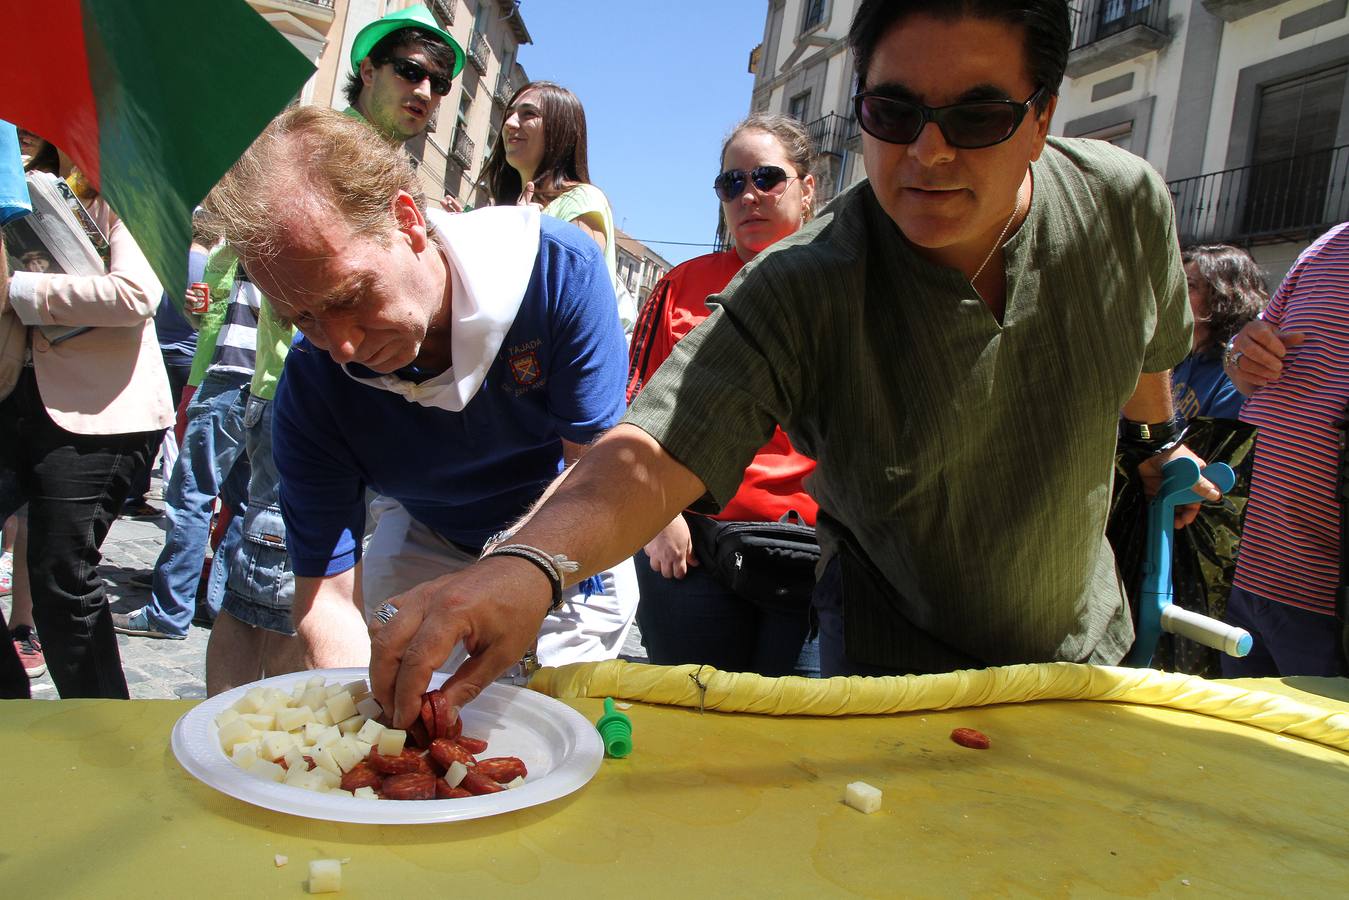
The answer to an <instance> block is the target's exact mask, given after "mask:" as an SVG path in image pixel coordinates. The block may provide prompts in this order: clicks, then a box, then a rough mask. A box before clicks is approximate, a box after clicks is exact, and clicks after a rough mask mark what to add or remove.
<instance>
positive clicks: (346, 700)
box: [325, 691, 356, 722]
mask: <svg viewBox="0 0 1349 900" xmlns="http://www.w3.org/2000/svg"><path fill="white" fill-rule="evenodd" d="M325 708H326V709H327V710H328V715H330V716H332V721H333V722H341V721H343V720H344V719H350V718H351V717H352V716H354V715H356V701H355V700H352V699H351V695H350V694H348V693H347V692H346V691H339V692H338V693H337V694H336V695H334V696H332V697H329V698H328V705H327V707H325Z"/></svg>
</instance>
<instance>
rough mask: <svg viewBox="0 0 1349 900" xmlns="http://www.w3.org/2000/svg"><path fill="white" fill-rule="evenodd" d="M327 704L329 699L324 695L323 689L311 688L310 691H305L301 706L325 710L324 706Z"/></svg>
mask: <svg viewBox="0 0 1349 900" xmlns="http://www.w3.org/2000/svg"><path fill="white" fill-rule="evenodd" d="M327 702H328V697H327V695H326V694H324V693H323V688H322V687H311V688H310V689H309V690H307V691H305V692H304V696H303V697H302V698H300V705H301V706H307V707H309V708H310V709H312V710H320V709H323V704H325V703H327Z"/></svg>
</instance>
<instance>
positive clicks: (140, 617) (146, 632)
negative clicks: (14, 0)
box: [112, 607, 187, 641]
mask: <svg viewBox="0 0 1349 900" xmlns="http://www.w3.org/2000/svg"><path fill="white" fill-rule="evenodd" d="M112 630H113V631H115V632H117V633H118V634H127V635H130V636H132V637H148V638H168V639H169V640H171V641H181V640H186V639H187V635H185V634H170V633H169V632H167V631H160V630H159V629H158V628H156V627H155V626H154V625H153V624H151V622H150V618H149V617H148V616H147V615H146V614H145V607H141V608H140V609H138V610H136V611H135V612H129V613H113V614H112Z"/></svg>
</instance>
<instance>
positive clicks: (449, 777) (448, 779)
mask: <svg viewBox="0 0 1349 900" xmlns="http://www.w3.org/2000/svg"><path fill="white" fill-rule="evenodd" d="M467 774H468V766H466V765H464V764H463V763H461V762H460V761H459V760H457V759H456V760H455V761H454V762H452V763H450V767H449V768H448V769H446V770H445V783H446V784H448V785H449V786H450V787H459V782H461V781H463V780H464V776H465V775H467Z"/></svg>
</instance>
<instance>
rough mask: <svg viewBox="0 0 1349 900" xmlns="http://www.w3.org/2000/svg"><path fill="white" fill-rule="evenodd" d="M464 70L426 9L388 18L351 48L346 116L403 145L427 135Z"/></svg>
mask: <svg viewBox="0 0 1349 900" xmlns="http://www.w3.org/2000/svg"><path fill="white" fill-rule="evenodd" d="M463 68H464V50H463V48H462V47H460V46H459V44H458V42H456V41H455V39H454V38H453V37H451V36H450V34H449V32H447V31H445V30H444V29H443V28H441V27H440V26H439V25H438V24H436V20H435V19H434V18H432V16H431V12H430V10H428V9H427V8H426V7H425V6H412V7H408V8H407V9H400V10H398V11H396V12H391V13H389V14H388V15H387V16H385V17H384V18H382V19H376V20H375V21H374V22H371V23H370V24H369V25H367V26H365V27H364V28H362V29H361V30H360V32H359V33H358V34H357V35H356V40H355V41H354V42H353V43H352V45H351V74H350V75H348V76H347V87H346V93H347V102H348V103H350V104H351V107H350V108H349V109H348V110H347V113H348V114H350V115H360V116H361V117H362V118H364V119H365V120H366V121H367V122H369V123H370V124H371V125H373V126H374V127H375V129H376V130H378V131H379V132H380V133H381V134H383V135H384V136H385V137H387V138H388V139H389V140H390V141H392V142H394V143H403V142H404V141H407V140H409V139H411V138H414V137H416V136H417V135H419V134H421V133H422V132H423V131H425V130H426V128H427V126H428V125H429V124H430V123H431V120H432V118H433V117H434V116H435V112H436V108H437V107H438V106H439V105H440V101H441V98H442V97H444V96H445V95H446V94H448V93H449V92H450V80H451V79H452V78H454V77H455V76H456V75H458V74H459V72H460V70H461V69H463Z"/></svg>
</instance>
